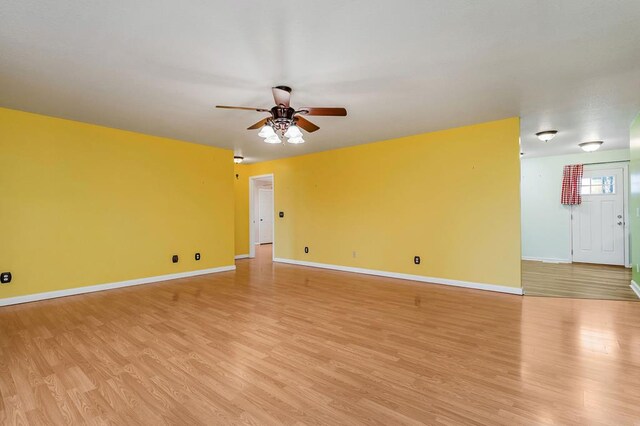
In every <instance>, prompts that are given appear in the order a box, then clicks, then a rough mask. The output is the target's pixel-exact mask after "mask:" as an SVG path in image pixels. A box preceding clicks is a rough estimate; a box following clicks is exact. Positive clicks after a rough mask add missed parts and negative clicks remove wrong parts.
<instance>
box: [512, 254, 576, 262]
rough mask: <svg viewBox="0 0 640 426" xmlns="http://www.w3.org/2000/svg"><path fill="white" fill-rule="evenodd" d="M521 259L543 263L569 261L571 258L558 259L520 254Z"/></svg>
mask: <svg viewBox="0 0 640 426" xmlns="http://www.w3.org/2000/svg"><path fill="white" fill-rule="evenodd" d="M522 260H534V261H536V262H544V263H571V260H569V259H559V258H556V257H533V256H522Z"/></svg>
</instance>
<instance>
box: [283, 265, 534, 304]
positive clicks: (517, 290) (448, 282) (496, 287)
mask: <svg viewBox="0 0 640 426" xmlns="http://www.w3.org/2000/svg"><path fill="white" fill-rule="evenodd" d="M273 261H274V262H279V263H289V264H291V265H300V266H310V267H312V268H322V269H333V270H336V271H344V272H355V273H357V274H366V275H377V276H379V277H387V278H398V279H401V280H412V281H420V282H424V283H431V284H443V285H450V286H455V287H465V288H473V289H476V290H488V291H497V292H500V293H509V294H518V295H522V294H523V292H522V288H519V287H507V286H502V285H495V284H483V283H474V282H470V281H459V280H450V279H447V278H435V277H425V276H422V275H412V274H403V273H399V272H387V271H379V270H376V269H364V268H355V267H352V266H340V265H330V264H326V263H316V262H307V261H304V260H292V259H282V258H279V257H277V258H274V259H273Z"/></svg>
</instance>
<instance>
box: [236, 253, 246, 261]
mask: <svg viewBox="0 0 640 426" xmlns="http://www.w3.org/2000/svg"><path fill="white" fill-rule="evenodd" d="M248 257H249V255H248V254H239V255H237V256H236V257H235V259H236V260H238V259H246V258H248Z"/></svg>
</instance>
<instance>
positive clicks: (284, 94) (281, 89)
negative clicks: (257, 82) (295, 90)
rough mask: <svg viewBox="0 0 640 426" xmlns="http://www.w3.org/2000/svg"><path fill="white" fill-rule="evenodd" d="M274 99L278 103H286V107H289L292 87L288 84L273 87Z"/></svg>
mask: <svg viewBox="0 0 640 426" xmlns="http://www.w3.org/2000/svg"><path fill="white" fill-rule="evenodd" d="M271 91H272V92H273V100H274V101H276V105H284V107H285V108H289V101H290V100H291V88H289V87H287V86H277V87H272V88H271Z"/></svg>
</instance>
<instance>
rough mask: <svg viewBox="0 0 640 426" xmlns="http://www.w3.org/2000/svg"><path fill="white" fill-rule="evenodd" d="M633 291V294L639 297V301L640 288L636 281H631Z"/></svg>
mask: <svg viewBox="0 0 640 426" xmlns="http://www.w3.org/2000/svg"><path fill="white" fill-rule="evenodd" d="M630 287H631V290H633V292H634V293H635V294H636V296H638V299H640V286H639V285H638V283H637V282H635V281H634V280H631V285H630Z"/></svg>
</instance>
